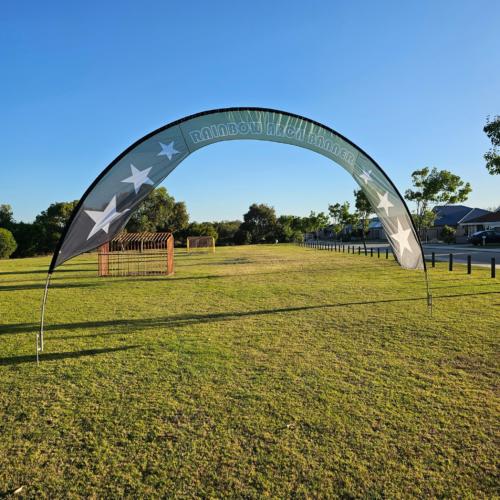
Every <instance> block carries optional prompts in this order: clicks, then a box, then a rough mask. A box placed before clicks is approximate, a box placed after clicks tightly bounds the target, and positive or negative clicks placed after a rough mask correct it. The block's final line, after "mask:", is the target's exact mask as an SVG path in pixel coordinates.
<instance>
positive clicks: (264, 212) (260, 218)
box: [241, 203, 277, 243]
mask: <svg viewBox="0 0 500 500" xmlns="http://www.w3.org/2000/svg"><path fill="white" fill-rule="evenodd" d="M276 223H277V219H276V212H275V210H274V207H270V206H269V205H267V204H265V203H261V204H260V205H257V204H256V203H254V204H253V205H251V206H250V207H249V209H248V212H247V213H246V214H245V215H243V224H242V225H241V229H242V230H244V231H248V232H249V233H250V234H251V235H252V240H253V241H254V242H255V243H259V242H260V241H261V240H262V239H263V238H264V237H265V236H267V235H268V234H269V233H271V232H273V231H274V229H275V227H276Z"/></svg>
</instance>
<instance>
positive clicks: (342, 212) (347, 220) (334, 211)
mask: <svg viewBox="0 0 500 500" xmlns="http://www.w3.org/2000/svg"><path fill="white" fill-rule="evenodd" d="M349 207H350V205H349V202H347V201H346V202H344V203H343V204H342V205H341V204H340V203H335V205H328V211H329V212H330V217H331V219H332V232H333V233H334V235H335V240H337V238H338V235H339V234H340V233H341V232H342V230H343V229H344V228H345V226H346V225H347V224H352V215H351V214H350V213H349Z"/></svg>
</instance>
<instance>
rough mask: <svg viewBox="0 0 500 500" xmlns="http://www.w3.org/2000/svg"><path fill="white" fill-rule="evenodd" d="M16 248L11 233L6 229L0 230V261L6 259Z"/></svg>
mask: <svg viewBox="0 0 500 500" xmlns="http://www.w3.org/2000/svg"><path fill="white" fill-rule="evenodd" d="M16 248H17V244H16V240H15V239H14V236H12V233H11V232H10V231H9V230H8V229H2V228H0V259H8V258H9V257H10V256H11V254H12V253H13V252H14V250H15V249H16Z"/></svg>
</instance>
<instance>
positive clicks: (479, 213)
mask: <svg viewBox="0 0 500 500" xmlns="http://www.w3.org/2000/svg"><path fill="white" fill-rule="evenodd" d="M489 214H491V212H490V211H489V210H483V209H482V208H473V209H472V210H471V211H470V212H469V213H468V214H467V215H466V216H465V217H464V218H463V219H460V221H459V224H462V223H463V222H468V221H469V220H471V219H475V218H477V217H482V216H483V215H489Z"/></svg>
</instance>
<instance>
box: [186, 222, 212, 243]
mask: <svg viewBox="0 0 500 500" xmlns="http://www.w3.org/2000/svg"><path fill="white" fill-rule="evenodd" d="M184 232H185V233H186V237H188V236H212V238H213V239H214V241H217V238H218V236H219V235H218V234H217V231H216V230H215V229H214V227H213V226H212V223H211V222H202V223H201V224H198V223H197V222H192V223H191V224H189V226H188V227H187V228H186V229H185V231H184Z"/></svg>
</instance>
